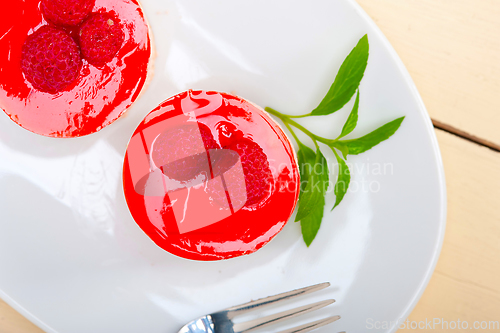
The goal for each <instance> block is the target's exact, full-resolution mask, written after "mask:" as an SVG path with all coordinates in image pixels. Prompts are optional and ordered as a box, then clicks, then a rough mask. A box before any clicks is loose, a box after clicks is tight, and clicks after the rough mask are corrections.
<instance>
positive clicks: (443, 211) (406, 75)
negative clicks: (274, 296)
mask: <svg viewBox="0 0 500 333" xmlns="http://www.w3.org/2000/svg"><path fill="white" fill-rule="evenodd" d="M343 1H345V2H347V3H348V4H349V5H351V6H352V7H353V9H354V10H355V11H356V13H357V14H358V15H359V16H360V17H361V18H362V19H363V20H364V21H365V22H366V23H367V25H368V26H369V27H370V29H372V30H373V33H374V34H376V35H377V37H378V38H380V41H381V42H382V45H383V46H384V47H385V48H386V50H387V51H388V52H389V55H390V57H391V58H392V60H394V63H395V65H396V66H397V68H398V70H399V72H400V73H401V74H402V76H403V79H404V81H405V82H406V83H407V84H408V88H409V89H410V93H411V95H412V97H413V98H414V99H415V101H416V103H417V106H418V109H419V111H420V114H421V116H422V118H423V120H424V123H425V128H426V130H427V135H428V137H429V138H430V141H431V147H432V149H433V153H434V159H435V162H436V164H437V165H436V171H437V176H438V182H439V196H440V203H439V207H440V214H439V229H438V235H437V236H438V237H437V243H436V244H434V251H433V256H432V259H431V261H430V262H429V265H428V267H427V271H426V272H425V275H424V278H423V280H422V281H421V283H420V286H419V287H418V288H417V290H416V291H415V292H414V294H413V297H412V298H411V299H410V302H409V304H408V305H407V306H406V309H404V311H403V314H402V316H401V318H398V319H399V320H406V318H408V316H409V315H410V313H411V312H412V311H413V309H414V308H415V306H416V305H417V303H418V301H419V300H420V298H421V297H422V295H423V293H424V291H425V289H426V288H427V286H428V284H429V282H430V280H431V277H432V275H433V274H434V271H435V269H436V265H437V262H438V260H439V257H440V254H441V250H442V248H443V242H444V234H445V230H446V218H447V212H448V201H447V190H446V177H445V173H444V165H443V158H442V155H441V149H440V147H439V143H438V141H437V137H436V133H435V132H434V125H433V124H432V121H431V117H430V115H429V112H428V111H427V108H426V107H425V104H424V101H423V99H422V97H421V96H420V93H419V92H418V89H417V86H416V85H415V82H414V81H413V79H412V78H411V75H410V72H409V71H408V69H407V68H406V66H405V65H404V63H403V61H402V60H401V58H400V57H399V55H398V54H397V52H396V50H395V49H394V47H393V46H392V45H391V43H390V42H389V40H388V39H387V37H386V36H385V35H384V33H383V32H382V30H381V29H380V28H379V27H378V26H377V24H376V23H375V21H374V20H373V19H372V18H371V17H370V16H369V15H368V13H366V12H365V10H364V9H363V8H362V7H361V6H360V5H359V4H358V3H357V2H356V1H355V0H343ZM399 326H400V323H399V322H398V325H395V326H394V327H392V328H390V329H389V331H387V333H394V332H396V331H397V330H398V329H399Z"/></svg>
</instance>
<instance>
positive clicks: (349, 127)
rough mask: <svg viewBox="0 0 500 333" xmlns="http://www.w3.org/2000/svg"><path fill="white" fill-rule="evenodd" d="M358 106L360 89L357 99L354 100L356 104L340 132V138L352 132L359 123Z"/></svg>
mask: <svg viewBox="0 0 500 333" xmlns="http://www.w3.org/2000/svg"><path fill="white" fill-rule="evenodd" d="M358 107H359V90H358V93H357V94H356V101H355V102H354V106H353V107H352V111H351V113H350V114H349V117H348V118H347V120H346V122H345V124H344V127H343V128H342V133H340V135H339V137H338V139H340V138H343V137H344V136H346V135H347V134H349V133H351V132H352V131H353V130H354V128H356V125H357V123H358Z"/></svg>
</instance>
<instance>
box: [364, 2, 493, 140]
mask: <svg viewBox="0 0 500 333" xmlns="http://www.w3.org/2000/svg"><path fill="white" fill-rule="evenodd" d="M357 2H358V3H359V4H360V5H361V7H363V9H364V10H365V11H366V12H367V13H368V15H370V16H371V17H372V19H373V20H374V21H375V23H377V25H378V26H379V28H380V29H381V30H382V31H383V32H384V34H385V35H386V37H387V38H388V39H389V41H390V42H391V44H392V45H393V46H394V48H395V49H396V51H397V52H398V54H399V56H400V57H401V59H402V60H403V62H404V64H405V65H406V67H407V68H408V70H409V72H410V74H411V76H412V78H413V80H414V81H415V84H416V85H417V87H418V89H419V91H420V94H421V95H422V98H423V99H424V102H425V104H426V106H427V109H428V111H429V114H430V115H431V117H432V118H433V119H436V120H438V121H440V122H442V123H446V124H449V125H451V126H453V127H456V128H458V129H460V130H463V131H465V132H468V133H470V134H473V135H475V136H477V137H480V138H483V139H485V140H488V141H491V142H494V143H496V144H497V145H500V130H499V129H498V127H499V126H500V98H499V95H500V19H499V17H500V1H498V0H481V1H474V0H357Z"/></svg>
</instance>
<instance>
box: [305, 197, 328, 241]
mask: <svg viewBox="0 0 500 333" xmlns="http://www.w3.org/2000/svg"><path fill="white" fill-rule="evenodd" d="M321 200H322V201H321V202H318V204H317V205H316V207H315V208H314V209H313V210H312V212H311V213H310V214H309V215H308V216H306V217H304V218H303V219H302V220H301V221H300V227H301V229H302V238H303V239H304V242H305V243H306V245H307V247H309V245H311V243H312V242H313V240H314V238H315V237H316V235H317V234H318V231H319V228H320V227H321V220H322V219H323V210H324V206H325V197H323V198H322V199H321Z"/></svg>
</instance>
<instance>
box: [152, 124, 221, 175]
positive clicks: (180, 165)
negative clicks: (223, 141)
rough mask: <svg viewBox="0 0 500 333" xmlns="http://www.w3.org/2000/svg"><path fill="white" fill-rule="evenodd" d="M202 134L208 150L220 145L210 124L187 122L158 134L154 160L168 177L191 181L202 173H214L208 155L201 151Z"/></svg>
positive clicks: (153, 151) (154, 148) (153, 152)
mask: <svg viewBox="0 0 500 333" xmlns="http://www.w3.org/2000/svg"><path fill="white" fill-rule="evenodd" d="M200 135H201V139H202V141H203V145H204V147H205V150H209V149H219V148H220V146H219V145H218V144H217V142H216V141H215V140H214V138H213V136H212V133H211V132H210V129H209V128H208V127H207V126H206V125H204V124H201V123H198V124H189V125H184V126H180V127H177V128H173V129H170V130H167V131H166V132H163V133H162V134H160V135H159V136H158V138H157V139H156V141H155V142H154V145H153V149H152V158H153V162H154V163H155V164H156V165H157V166H158V167H162V170H163V173H164V174H165V175H166V176H168V177H169V178H172V179H175V180H178V181H188V180H191V179H193V178H194V177H196V176H197V175H199V174H200V173H202V172H207V173H210V169H208V170H207V168H208V157H207V154H206V152H201V153H200V147H199V138H200Z"/></svg>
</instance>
